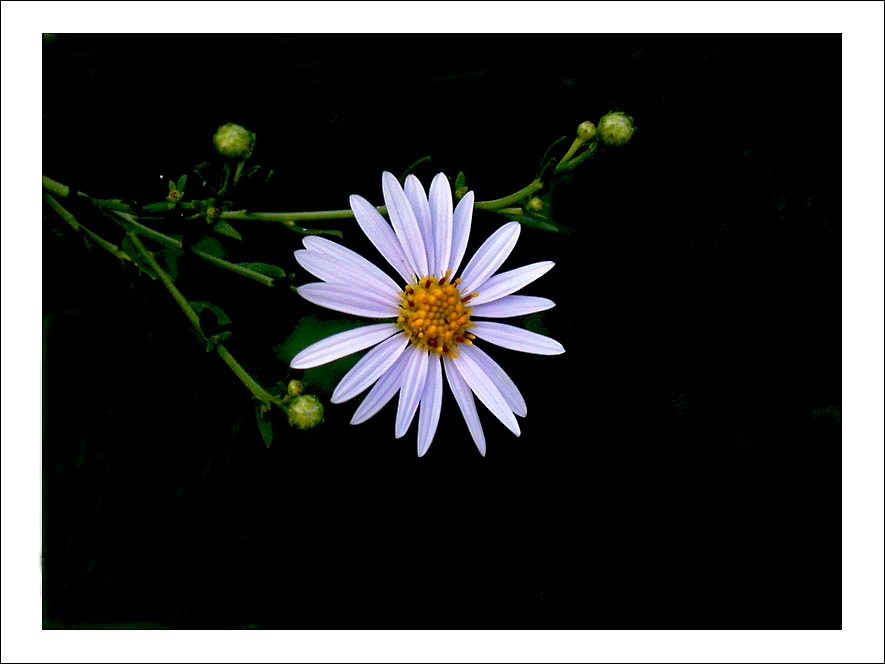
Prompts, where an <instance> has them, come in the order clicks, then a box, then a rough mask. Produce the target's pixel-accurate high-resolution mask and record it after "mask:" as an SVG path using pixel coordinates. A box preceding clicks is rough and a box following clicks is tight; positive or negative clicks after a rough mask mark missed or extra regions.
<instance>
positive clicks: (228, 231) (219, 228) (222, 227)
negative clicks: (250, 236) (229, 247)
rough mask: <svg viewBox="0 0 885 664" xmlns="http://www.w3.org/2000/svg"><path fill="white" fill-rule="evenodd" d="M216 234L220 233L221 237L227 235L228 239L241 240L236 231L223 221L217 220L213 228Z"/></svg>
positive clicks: (241, 237)
mask: <svg viewBox="0 0 885 664" xmlns="http://www.w3.org/2000/svg"><path fill="white" fill-rule="evenodd" d="M212 230H214V231H215V232H216V233H220V234H221V235H227V236H228V237H232V238H234V239H235V240H242V239H243V236H242V235H240V234H239V233H238V232H237V229H236V228H234V227H233V226H231V225H230V224H229V223H227V222H226V221H224V220H223V219H219V220H218V223H217V224H215V228H213V229H212Z"/></svg>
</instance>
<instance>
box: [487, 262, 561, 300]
mask: <svg viewBox="0 0 885 664" xmlns="http://www.w3.org/2000/svg"><path fill="white" fill-rule="evenodd" d="M552 267H553V261H542V262H540V263H532V264H531V265H524V266H522V267H518V268H516V269H515V270H508V271H507V272H501V273H500V274H496V275H495V276H493V277H489V278H488V279H486V282H485V283H484V284H480V285H479V286H477V287H476V290H478V291H479V296H478V297H476V298H474V299H473V300H472V301H471V302H470V304H471V306H476V305H479V304H485V303H486V302H494V301H495V300H498V299H500V298H502V297H504V296H505V295H510V293H515V292H516V291H518V290H519V289H520V288H523V287H525V286H528V285H529V284H530V283H532V282H533V281H534V280H535V279H538V278H539V277H541V276H543V275H545V274H546V273H547V272H549V271H550V268H552Z"/></svg>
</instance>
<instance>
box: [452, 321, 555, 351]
mask: <svg viewBox="0 0 885 664" xmlns="http://www.w3.org/2000/svg"><path fill="white" fill-rule="evenodd" d="M470 331H471V332H472V333H473V334H475V335H476V336H478V337H479V338H480V339H483V340H485V341H488V342H489V343H493V344H495V345H496V346H502V347H503V348H509V349H510V350H518V351H522V352H523V353H534V354H535V355H559V354H560V353H564V352H565V348H563V347H562V344H561V343H559V342H558V341H556V340H555V339H551V338H550V337H545V336H544V335H543V334H537V333H535V332H529V331H528V330H523V329H522V328H519V327H513V326H512V325H505V324H504V323H493V322H491V321H486V320H481V321H476V322H475V323H474V324H473V327H471V328H470Z"/></svg>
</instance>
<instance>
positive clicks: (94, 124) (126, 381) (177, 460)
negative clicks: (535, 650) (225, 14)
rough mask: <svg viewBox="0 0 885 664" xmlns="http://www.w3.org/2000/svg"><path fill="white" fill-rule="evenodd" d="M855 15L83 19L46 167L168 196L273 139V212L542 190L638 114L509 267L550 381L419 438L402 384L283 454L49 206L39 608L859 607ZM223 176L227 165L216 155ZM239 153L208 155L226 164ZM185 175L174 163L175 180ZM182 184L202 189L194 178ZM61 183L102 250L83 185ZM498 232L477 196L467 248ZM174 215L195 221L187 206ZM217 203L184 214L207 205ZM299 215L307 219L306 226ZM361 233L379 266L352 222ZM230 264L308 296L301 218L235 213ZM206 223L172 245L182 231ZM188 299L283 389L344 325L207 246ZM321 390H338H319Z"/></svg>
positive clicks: (244, 405)
mask: <svg viewBox="0 0 885 664" xmlns="http://www.w3.org/2000/svg"><path fill="white" fill-rule="evenodd" d="M840 46H841V38H840V37H839V36H837V35H815V36H801V35H792V36H786V35H747V36H740V35H738V36H726V35H707V36H691V35H666V36H664V35H660V36H658V35H638V36H631V35H613V36H606V35H534V36H533V35H513V36H483V35H447V36H435V35H422V36H390V35H372V36H369V35H347V36H345V35H316V36H306V35H298V36H290V37H284V36H280V35H251V36H236V35H218V36H188V35H178V36H147V35H118V36H111V35H107V36H99V35H61V36H59V37H58V38H57V39H55V40H52V41H49V42H48V43H46V44H45V45H44V60H43V74H44V79H43V86H44V90H43V92H44V95H43V99H44V109H43V111H44V114H45V116H44V118H43V145H44V166H43V173H44V175H47V176H49V177H51V178H53V179H55V180H58V181H61V182H64V183H65V184H69V185H71V186H72V187H74V188H75V189H78V190H81V191H85V192H87V193H89V194H90V195H93V196H96V197H107V198H122V199H125V200H130V199H131V200H135V201H137V202H139V203H148V202H153V201H158V200H162V199H163V198H164V197H165V195H166V192H167V185H166V183H167V182H168V180H169V179H170V178H177V177H178V176H179V175H180V174H182V173H190V172H192V168H193V166H194V164H197V163H199V162H202V161H204V160H213V159H214V151H213V146H212V143H211V138H212V135H213V133H214V132H215V130H216V129H217V127H218V126H219V125H221V124H224V123H226V122H236V123H238V124H242V125H244V126H245V127H247V128H249V129H250V130H251V131H253V132H255V133H256V135H257V143H256V152H255V155H254V156H253V157H252V159H251V160H250V163H257V164H261V165H262V166H263V167H265V168H272V169H273V171H274V175H273V176H272V177H271V178H270V179H269V180H268V181H267V183H266V184H263V185H261V186H257V185H253V182H252V181H249V183H248V185H246V186H243V187H242V188H238V190H237V191H238V196H241V198H240V199H238V205H240V206H244V207H249V208H250V209H253V210H256V211H259V210H261V211H296V210H322V209H340V208H346V207H347V197H348V196H349V195H350V194H353V193H359V194H361V195H363V196H364V197H366V198H367V199H369V200H370V201H372V202H373V203H375V204H381V203H382V198H381V186H380V185H381V172H382V171H383V170H389V171H391V172H393V173H395V174H399V173H401V172H402V171H403V170H404V169H405V168H406V167H407V166H409V164H411V163H412V162H414V161H416V160H417V159H419V158H421V157H423V156H425V155H428V154H429V155H431V156H432V158H431V161H430V163H429V164H425V165H423V166H421V167H419V169H418V170H417V171H416V174H417V175H418V176H419V177H420V178H421V180H422V182H423V183H424V185H425V186H429V182H430V179H431V178H432V176H433V175H434V174H435V173H437V172H439V171H441V170H442V171H444V172H446V173H447V174H448V175H450V176H452V177H454V175H455V174H456V173H457V172H458V170H463V171H464V172H465V173H466V175H467V184H468V186H469V187H470V188H471V189H473V190H474V191H475V192H476V196H477V200H487V199H491V198H497V197H500V196H504V195H507V194H509V193H512V192H513V191H515V190H517V189H519V188H521V187H523V186H525V185H526V184H528V183H529V182H530V181H531V180H532V178H533V177H534V175H535V172H536V170H537V168H538V165H539V162H540V161H541V158H542V156H543V155H544V152H545V150H546V149H547V148H548V146H549V145H550V144H551V143H552V142H553V141H555V140H556V139H558V138H560V137H562V136H568V140H567V141H565V142H563V143H562V144H560V145H559V146H558V147H557V148H556V149H555V152H554V154H561V153H562V152H563V151H564V150H565V149H566V148H567V147H568V144H569V142H570V141H571V138H572V137H573V135H574V130H575V128H576V127H577V125H578V124H579V123H580V122H582V121H584V120H592V121H594V122H596V121H598V120H599V118H600V117H601V116H602V115H604V114H605V113H606V112H607V111H609V110H613V109H614V110H623V111H626V112H628V113H630V114H631V115H632V116H633V117H634V118H635V123H636V125H637V127H638V131H637V132H636V134H635V136H634V138H633V140H632V141H631V142H630V143H629V144H628V145H626V146H623V147H620V148H608V149H606V151H605V153H600V154H597V155H596V156H595V157H594V158H593V159H591V160H589V161H587V162H585V164H584V165H583V166H582V167H581V168H579V169H578V170H577V171H576V172H575V174H574V177H572V178H569V179H568V180H567V181H563V182H561V183H558V184H557V185H556V186H555V187H554V188H553V189H552V191H551V190H550V189H546V190H544V191H543V192H542V193H544V194H545V195H546V196H547V200H548V203H549V204H550V205H551V206H552V208H551V209H552V215H553V219H554V220H555V222H556V223H557V224H559V225H560V226H561V227H562V229H563V232H562V233H549V232H544V231H540V230H537V229H533V228H523V230H522V235H521V238H520V242H519V244H518V245H517V248H516V250H515V251H514V254H513V255H512V256H511V258H510V259H509V260H508V261H507V263H505V265H504V268H503V269H509V268H512V267H517V266H519V265H522V264H526V263H530V262H535V261H539V260H553V261H555V262H556V267H555V268H554V269H553V270H552V271H551V272H550V273H548V274H547V275H545V276H544V277H543V278H542V279H540V280H538V281H537V282H535V283H534V284H532V285H531V286H529V287H528V288H527V289H525V291H524V292H525V293H527V294H535V295H541V296H545V297H550V298H551V299H553V300H554V301H555V302H556V304H557V306H556V307H555V308H554V309H552V310H550V311H548V312H545V314H544V315H543V316H540V317H536V319H535V322H536V323H537V324H538V325H542V326H543V327H544V328H545V329H546V333H547V334H549V335H550V336H552V337H554V338H556V339H557V340H559V341H560V342H561V343H562V344H563V345H564V346H565V348H566V353H565V354H564V355H560V356H555V357H538V356H529V355H524V354H521V353H517V352H514V351H508V350H504V349H501V348H498V347H494V346H490V345H488V344H485V345H484V348H485V349H487V350H488V352H489V354H490V355H492V357H494V358H495V359H496V360H497V361H498V362H500V363H501V365H502V366H503V367H504V368H505V369H506V370H507V371H508V373H509V374H510V375H511V377H512V378H513V379H514V381H515V382H516V384H517V385H518V386H519V388H520V390H521V391H522V393H523V395H524V396H525V398H526V401H527V403H528V417H527V418H525V419H521V420H520V426H521V428H522V435H521V436H520V437H518V438H517V437H514V436H513V435H512V434H511V433H510V432H509V431H507V430H506V429H505V428H504V427H503V425H501V424H500V423H499V422H497V421H496V420H495V418H494V417H493V416H491V415H490V414H489V413H488V412H487V411H485V409H484V408H483V407H482V406H480V407H479V409H480V411H481V417H482V420H483V424H484V430H485V435H486V439H487V442H488V453H487V456H486V457H485V458H483V457H481V456H480V455H479V453H478V452H477V451H476V448H475V446H474V445H473V442H472V441H471V439H470V437H469V434H468V432H467V429H466V426H465V425H464V422H463V418H462V417H461V414H460V412H459V411H458V409H457V406H456V404H455V402H454V399H453V398H452V397H451V395H450V394H449V393H448V388H446V396H445V397H444V402H443V415H442V419H441V423H440V429H439V431H438V433H437V435H436V438H435V440H434V443H433V445H432V446H431V448H430V451H429V452H428V454H427V455H426V456H425V457H423V458H421V459H418V458H416V456H415V428H416V426H415V424H414V423H413V425H412V429H411V430H410V432H409V433H408V434H407V435H406V436H405V437H404V438H402V439H399V440H397V439H395V438H394V436H393V426H394V413H395V405H394V404H393V402H392V403H391V404H390V405H388V406H387V407H386V408H385V409H383V410H382V411H381V412H380V413H378V414H377V415H375V416H374V417H373V418H372V419H371V420H369V421H368V422H366V423H364V424H362V425H359V426H357V427H351V426H350V425H349V424H348V422H349V419H350V417H351V415H352V413H353V411H354V409H355V408H356V404H357V403H358V399H355V400H354V401H352V402H348V403H345V404H342V405H332V404H330V403H329V402H328V397H329V393H328V392H327V391H324V390H322V389H318V386H311V385H308V386H307V388H308V391H312V392H315V393H317V394H318V396H319V397H320V398H321V399H322V400H323V401H324V403H325V404H326V421H325V423H324V424H323V425H322V426H321V427H320V428H318V429H316V430H315V431H313V432H310V433H309V434H305V433H302V432H299V431H296V430H294V429H291V428H290V427H289V426H288V425H287V424H286V422H285V418H283V417H282V415H281V414H280V413H275V415H274V416H275V417H278V419H277V420H275V421H274V427H275V438H274V442H273V444H272V446H271V447H269V448H267V447H266V446H265V444H264V442H263V441H262V438H261V436H260V435H259V432H258V429H257V426H256V424H255V415H254V406H255V401H254V400H252V399H251V397H250V394H249V392H248V391H247V390H246V389H245V388H244V387H243V385H242V384H241V383H240V382H239V380H238V379H237V377H236V376H235V375H234V374H233V373H232V372H231V371H230V370H229V369H228V367H227V366H226V365H225V364H224V363H223V362H222V361H221V359H220V358H219V357H218V356H217V355H215V354H214V353H206V352H205V350H204V346H203V345H202V344H201V342H200V341H199V340H198V338H197V337H196V335H195V334H194V333H193V331H192V330H191V328H190V325H189V323H188V321H187V319H186V318H185V317H184V315H183V313H182V312H181V310H180V309H179V308H178V306H177V305H176V304H175V303H174V301H173V300H172V298H171V297H170V296H169V294H168V292H167V291H166V290H165V289H164V288H163V286H162V285H161V284H160V283H159V282H155V281H151V280H150V279H149V278H148V277H147V276H145V275H139V274H138V271H137V269H136V268H134V267H133V266H132V265H131V264H123V263H121V262H120V261H119V260H117V259H115V258H114V257H112V256H111V255H110V254H108V253H106V252H104V251H102V250H101V249H100V248H98V247H92V248H91V249H90V248H87V247H86V246H85V244H84V242H83V240H82V239H81V237H80V236H78V235H77V234H76V233H74V232H73V231H72V230H71V229H70V228H69V227H68V226H67V225H65V224H64V223H63V222H62V221H61V219H60V218H58V217H57V216H56V215H55V214H54V212H52V210H51V209H50V208H48V207H47V206H44V219H45V220H46V223H44V236H43V266H44V268H43V269H44V274H43V283H44V293H43V315H44V327H43V330H44V349H45V355H44V429H43V432H44V437H43V440H44V444H43V445H44V446H43V451H44V454H43V473H44V474H43V478H44V506H43V507H44V557H45V576H44V598H45V602H44V603H45V608H44V624H46V625H47V626H53V625H54V626H69V625H77V624H81V623H86V624H88V623H95V622H100V623H117V624H125V623H127V622H129V621H135V620H148V621H154V622H156V623H158V624H165V625H173V626H179V627H192V628H197V627H225V626H238V625H246V624H253V625H259V626H261V627H285V628H331V627H336V628H338V627H352V628H366V627H368V628H392V627H404V628H412V627H415V628H417V627H421V628H451V627H460V628H491V627H560V628H600V629H601V628H616V629H617V628H737V629H740V628H806V629H810V628H831V629H832V628H838V627H839V626H840V625H841V615H840V612H839V606H840V604H839V602H838V600H837V593H838V592H839V591H840V584H839V569H840V561H841V558H840V548H839V528H840V521H839V514H840V464H839V460H840V458H841V450H840V440H841V438H840V433H839V425H838V421H837V418H835V417H834V416H832V415H824V416H818V417H813V413H814V411H815V410H816V409H823V408H827V407H839V406H840V405H841V384H840V379H839V373H838V372H839V368H840V340H841V336H840V328H839V321H840V267H841V266H840V251H841V246H840V242H841V240H840V234H841V217H840V207H839V206H840V202H841V201H840V194H839V191H840V177H841V172H840V167H839V160H838V153H837V151H836V149H835V148H836V146H837V145H838V138H839V129H838V128H839V120H840V107H839V88H838V84H839V69H838V67H839V63H840ZM216 161H217V159H216ZM216 167H217V166H216ZM161 175H163V176H164V179H161V178H160V176H161ZM191 177H192V179H191V181H190V182H189V183H188V189H189V190H187V189H186V191H187V194H188V197H189V198H190V197H192V196H194V195H196V194H195V192H194V190H193V189H194V188H195V187H196V186H197V185H198V184H199V183H197V182H196V178H195V177H194V176H191ZM65 205H68V206H69V209H70V210H71V211H72V212H74V213H75V214H76V215H77V217H78V219H79V220H80V221H81V222H82V223H83V224H84V225H86V226H87V227H89V228H90V229H92V230H94V231H96V232H99V233H101V234H104V236H105V237H106V238H107V239H109V240H111V241H113V242H119V241H120V240H121V239H122V232H121V231H120V230H119V229H118V228H117V227H115V226H113V224H109V222H108V221H107V220H105V219H103V218H102V217H101V216H100V215H97V214H96V213H95V211H94V210H92V209H91V208H90V207H89V205H88V203H84V202H83V200H82V199H81V200H80V201H75V200H71V199H67V200H66V201H65ZM504 221H505V220H504V219H503V218H502V217H499V216H497V215H495V214H493V213H489V212H483V211H477V212H476V213H475V215H474V222H473V232H472V236H471V242H470V245H469V247H468V256H469V255H470V253H472V251H473V250H474V249H475V248H476V247H477V246H479V244H480V243H481V242H482V240H484V239H485V237H487V236H488V235H489V234H490V233H491V232H492V231H493V230H494V229H496V228H497V227H498V226H500V225H501V223H503V222H504ZM182 223H184V222H182ZM188 223H194V222H188ZM307 225H308V226H310V225H311V224H307ZM313 225H314V226H317V227H324V228H339V229H341V230H342V231H343V232H344V240H343V243H344V244H345V245H346V246H349V247H351V248H353V249H355V250H357V251H359V252H360V253H362V254H363V255H365V256H367V257H368V258H369V259H370V260H372V261H373V262H376V263H378V264H382V262H381V259H380V257H379V256H378V254H377V253H376V252H374V250H373V249H372V248H371V246H370V245H369V244H368V242H367V241H366V240H365V238H364V237H363V236H362V234H361V232H360V231H359V229H358V228H357V227H356V224H355V223H354V222H352V221H350V222H348V221H341V222H336V221H328V222H317V223H316V224H313ZM235 226H237V229H238V230H239V231H240V233H241V234H242V235H243V236H244V241H243V242H241V243H238V242H236V241H235V240H230V239H228V238H221V241H222V244H223V245H224V248H225V251H226V252H227V255H228V257H229V260H233V261H235V262H238V261H249V262H255V261H261V262H266V263H272V264H276V265H279V266H281V267H282V268H283V269H284V270H286V271H287V272H291V273H293V277H292V282H291V283H294V284H300V283H304V282H307V281H312V280H313V278H312V277H310V276H309V275H307V274H306V273H304V272H303V271H302V270H301V269H300V268H299V267H298V266H297V264H296V263H295V261H294V259H293V258H292V252H293V251H294V250H295V249H297V248H299V247H300V246H301V242H300V240H301V238H300V236H299V235H298V234H296V233H294V232H292V231H290V230H287V229H284V228H282V227H280V226H277V225H274V224H266V223H262V222H249V223H245V222H241V223H239V224H235ZM189 228H190V227H186V226H182V227H181V228H166V229H162V230H164V231H165V232H170V233H184V234H185V236H186V237H188V236H187V234H188V233H189V232H191V231H190V230H189ZM178 273H179V274H178V278H177V280H176V284H177V285H178V287H179V288H180V289H181V290H182V291H183V292H184V293H185V295H186V296H187V297H188V298H189V299H191V300H207V301H210V302H213V303H215V304H217V305H219V306H221V307H222V308H223V309H224V310H225V311H226V312H227V314H228V315H229V316H230V318H231V319H232V321H233V323H232V324H231V326H230V329H231V330H233V336H232V337H231V338H230V339H229V340H228V341H227V342H226V345H227V347H228V348H229V349H230V351H231V352H232V353H233V354H234V356H235V357H236V358H237V360H238V361H239V362H240V363H241V364H242V365H243V366H244V367H246V369H247V370H249V371H250V373H252V374H253V375H254V376H255V377H256V378H257V379H258V380H259V381H260V382H262V384H264V385H266V386H268V387H271V386H272V385H273V384H274V383H275V382H277V381H284V380H286V379H287V378H288V377H289V374H288V365H287V362H286V361H285V360H281V359H280V358H279V357H278V356H277V352H276V351H275V348H277V347H278V346H279V344H281V343H282V342H283V341H284V339H285V338H286V337H287V335H289V334H290V333H291V331H292V329H293V328H294V327H295V325H296V323H297V322H298V320H299V318H301V317H302V316H306V315H310V316H316V317H319V318H323V317H329V318H346V316H343V315H329V312H325V311H323V310H321V309H320V308H318V307H315V306H313V305H310V304H309V303H307V302H305V301H303V300H301V299H300V298H299V297H298V296H297V295H296V294H295V293H294V292H292V291H291V290H288V287H287V286H288V283H290V282H286V284H285V285H284V287H283V288H273V289H269V288H266V287H264V286H262V285H261V284H258V283H257V282H253V281H250V280H247V279H244V278H241V277H238V276H236V275H232V274H230V273H227V272H224V271H222V270H217V269H215V268H213V267H212V266H211V265H208V264H206V263H204V262H202V261H201V260H200V259H198V258H196V257H193V256H188V255H186V256H184V257H182V258H181V259H180V260H179V262H178ZM312 387H313V389H311V388H312Z"/></svg>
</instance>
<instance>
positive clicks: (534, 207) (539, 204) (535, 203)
mask: <svg viewBox="0 0 885 664" xmlns="http://www.w3.org/2000/svg"><path fill="white" fill-rule="evenodd" d="M526 208H528V210H529V212H540V211H541V210H543V209H544V201H543V200H541V199H540V198H538V197H537V196H535V197H534V198H532V200H530V201H529V203H528V205H526Z"/></svg>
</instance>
